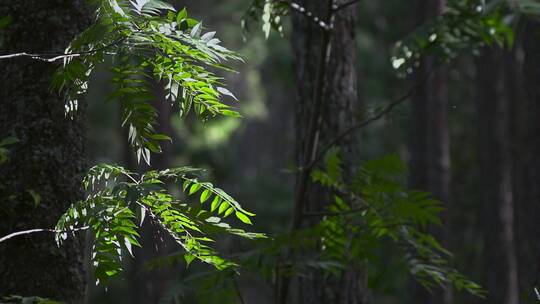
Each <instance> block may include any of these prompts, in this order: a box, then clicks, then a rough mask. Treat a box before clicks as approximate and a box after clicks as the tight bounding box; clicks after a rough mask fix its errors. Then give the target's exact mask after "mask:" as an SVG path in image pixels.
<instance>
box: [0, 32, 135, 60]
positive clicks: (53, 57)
mask: <svg viewBox="0 0 540 304" xmlns="http://www.w3.org/2000/svg"><path fill="white" fill-rule="evenodd" d="M125 39H127V37H122V38H119V39H117V40H115V41H113V42H111V43H109V44H107V45H104V46H102V47H100V48H97V49H94V50H89V51H84V52H78V53H67V54H66V53H64V54H62V53H48V54H32V53H26V52H22V53H14V54H6V55H0V60H2V59H12V58H17V57H29V58H32V59H34V60H38V61H44V62H55V61H58V60H62V59H66V58H74V57H80V56H84V55H91V54H95V53H97V52H100V51H103V50H105V49H107V48H109V47H112V46H115V45H117V44H119V43H121V42H122V41H124V40H125Z"/></svg>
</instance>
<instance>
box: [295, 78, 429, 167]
mask: <svg viewBox="0 0 540 304" xmlns="http://www.w3.org/2000/svg"><path fill="white" fill-rule="evenodd" d="M430 75H431V73H428V75H427V76H426V77H425V78H424V79H423V80H422V81H421V82H419V83H417V84H416V85H415V86H413V87H412V88H411V89H409V91H407V92H406V93H405V94H403V95H401V96H400V97H398V98H397V99H395V100H394V101H392V102H390V103H389V104H388V105H386V107H384V108H383V109H382V110H381V111H380V112H379V113H377V114H375V115H374V116H372V117H369V118H367V119H366V120H364V121H361V122H359V123H357V124H354V125H352V126H350V127H349V128H347V129H345V130H344V131H343V132H341V133H340V134H339V135H338V136H337V137H336V138H334V139H333V140H331V141H330V142H329V143H328V144H327V145H326V146H325V147H324V148H322V149H321V150H320V152H319V154H318V155H317V157H315V158H314V159H313V161H312V162H311V163H309V165H308V166H307V167H306V168H305V169H307V170H308V171H309V170H311V169H312V168H313V167H314V166H315V165H316V164H317V163H318V162H319V161H320V160H321V159H322V158H323V157H324V155H325V154H326V152H328V150H330V149H331V148H332V147H333V146H334V145H336V144H337V143H338V142H340V141H341V140H342V139H343V138H345V137H346V136H348V135H349V134H350V133H352V132H353V131H355V130H357V129H362V128H364V127H366V126H368V125H370V124H371V123H373V122H375V121H377V120H379V119H381V118H383V117H384V116H386V115H388V114H389V113H390V112H392V110H393V109H394V108H395V107H397V106H398V105H400V104H401V103H403V102H405V101H406V100H408V99H409V98H411V97H412V96H413V95H414V94H415V93H416V92H417V91H418V90H419V89H420V88H422V87H423V86H424V84H425V82H426V81H427V80H428V79H429V76H430ZM305 169H304V170H305Z"/></svg>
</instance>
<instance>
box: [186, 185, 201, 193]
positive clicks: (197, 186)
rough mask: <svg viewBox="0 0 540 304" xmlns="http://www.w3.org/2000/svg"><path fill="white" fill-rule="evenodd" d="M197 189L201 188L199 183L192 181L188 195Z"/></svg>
mask: <svg viewBox="0 0 540 304" xmlns="http://www.w3.org/2000/svg"><path fill="white" fill-rule="evenodd" d="M199 189H201V184H198V183H194V184H193V185H191V188H189V195H192V194H193V193H195V192H197V191H198V190H199Z"/></svg>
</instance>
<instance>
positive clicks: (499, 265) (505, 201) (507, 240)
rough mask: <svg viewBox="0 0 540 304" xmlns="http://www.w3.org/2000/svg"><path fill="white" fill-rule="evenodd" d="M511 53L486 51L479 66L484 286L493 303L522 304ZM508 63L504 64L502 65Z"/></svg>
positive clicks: (478, 97)
mask: <svg viewBox="0 0 540 304" xmlns="http://www.w3.org/2000/svg"><path fill="white" fill-rule="evenodd" d="M508 56H509V54H508V53H506V52H503V51H501V50H485V52H484V54H483V55H482V56H481V58H480V59H479V60H478V63H477V67H478V70H477V84H478V93H477V98H476V100H477V108H478V155H479V168H480V176H481V180H480V187H479V190H480V195H481V205H482V209H481V210H482V226H483V231H484V257H485V263H486V264H485V266H484V269H485V274H484V282H482V283H483V287H484V288H486V289H487V290H488V292H489V295H488V302H489V303H494V304H497V303H501V304H503V303H504V304H517V303H518V276H517V260H516V253H515V244H514V210H513V208H514V201H513V200H514V197H513V187H512V171H513V170H512V151H511V145H510V143H511V140H512V136H511V134H510V130H511V125H510V123H511V118H510V113H511V111H510V110H511V109H510V105H511V100H513V99H512V98H510V97H511V95H510V94H511V92H510V91H509V89H508V88H507V85H506V84H507V83H508V79H507V78H506V77H505V75H508V71H507V69H505V66H504V62H505V61H506V60H507V59H508ZM501 63H503V64H501Z"/></svg>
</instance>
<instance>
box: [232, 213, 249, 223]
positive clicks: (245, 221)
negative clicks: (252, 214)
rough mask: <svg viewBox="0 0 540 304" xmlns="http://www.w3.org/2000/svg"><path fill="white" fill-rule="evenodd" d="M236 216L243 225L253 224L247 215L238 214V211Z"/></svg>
mask: <svg viewBox="0 0 540 304" xmlns="http://www.w3.org/2000/svg"><path fill="white" fill-rule="evenodd" d="M235 215H236V218H238V219H239V220H240V221H242V222H243V223H245V224H249V225H251V224H252V223H251V220H250V219H249V217H248V216H247V215H245V214H243V213H241V212H238V211H236V213H235Z"/></svg>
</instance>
